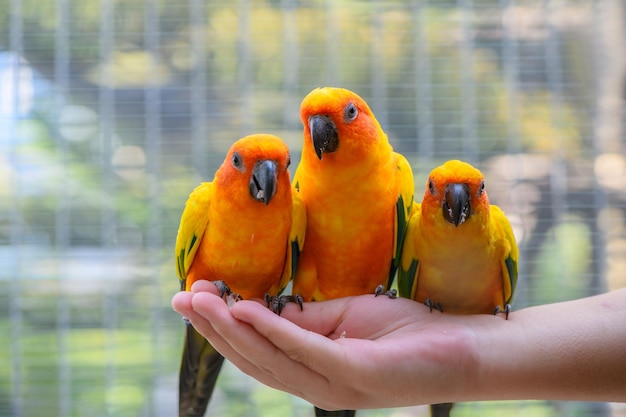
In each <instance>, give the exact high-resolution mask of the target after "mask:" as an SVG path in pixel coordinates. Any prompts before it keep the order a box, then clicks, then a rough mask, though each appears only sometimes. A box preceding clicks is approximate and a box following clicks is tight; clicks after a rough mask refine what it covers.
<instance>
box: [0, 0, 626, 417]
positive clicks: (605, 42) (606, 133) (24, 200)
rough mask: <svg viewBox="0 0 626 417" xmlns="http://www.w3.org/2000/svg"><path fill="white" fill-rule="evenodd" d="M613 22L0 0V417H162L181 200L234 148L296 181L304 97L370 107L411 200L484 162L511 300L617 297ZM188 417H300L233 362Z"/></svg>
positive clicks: (614, 17) (289, 402) (445, 12)
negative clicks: (505, 237) (341, 97)
mask: <svg viewBox="0 0 626 417" xmlns="http://www.w3.org/2000/svg"><path fill="white" fill-rule="evenodd" d="M625 19H626V6H625V4H624V3H623V2H622V1H621V0H606V1H602V0H597V1H592V0H588V1H585V0H580V1H576V0H571V1H565V0H562V1H557V0H555V1H549V0H546V1H520V2H515V1H512V0H500V1H495V0H492V1H487V0H485V1H481V0H474V1H472V0H459V1H458V2H455V1H434V0H433V1H431V2H428V1H413V2H411V1H385V2H382V1H377V2H367V1H344V0H317V1H316V0H303V1H297V0H267V1H252V0H238V1H236V2H230V3H227V2H220V1H210V0H182V1H166V0H161V1H158V0H144V1H141V0H80V1H78V0H54V1H53V0H50V1H40V0H5V1H2V2H0V340H1V343H0V416H91V417H96V416H173V415H175V413H176V409H177V408H176V407H177V406H176V401H177V374H178V366H179V360H180V353H181V348H182V338H183V324H182V322H181V319H180V317H179V316H178V315H177V314H176V313H174V312H173V311H172V310H171V307H170V299H171V297H172V295H173V294H174V293H175V292H176V291H178V289H179V284H178V280H177V277H176V274H175V271H174V258H173V247H174V240H175V236H176V231H177V227H178V220H179V218H180V214H181V212H182V208H183V205H184V202H185V200H186V198H187V196H188V194H189V193H190V191H191V190H192V189H193V188H194V187H195V186H196V185H197V184H198V183H199V182H200V181H203V180H210V179H211V178H212V177H213V173H214V171H215V169H216V168H217V166H218V165H219V164H220V163H221V162H222V161H223V159H224V155H225V152H226V150H227V149H228V147H229V146H230V145H231V144H232V142H234V141H235V140H236V139H238V138H239V137H241V136H243V135H246V134H249V133H253V132H261V131H264V132H271V133H275V134H278V135H279V136H281V137H282V138H283V139H284V140H285V141H286V142H287V143H288V144H289V146H290V149H291V151H292V159H293V162H294V163H293V164H292V168H293V167H295V166H297V163H298V161H299V156H300V149H301V142H302V126H301V123H300V120H299V114H298V108H299V104H300V101H301V99H302V98H303V97H304V95H306V93H308V92H309V91H310V90H311V89H313V88H314V87H318V86H324V85H333V86H342V87H347V88H350V89H353V90H355V91H356V92H358V93H359V94H360V95H362V96H363V97H364V98H365V99H366V100H367V101H368V102H369V103H370V105H371V107H372V109H373V110H374V112H375V113H376V115H377V117H378V120H379V121H380V123H381V124H382V126H383V128H384V129H385V130H386V132H387V133H388V135H389V138H390V141H391V142H392V144H393V146H394V147H395V149H396V150H398V151H400V152H402V153H404V154H405V155H406V156H407V157H408V159H409V160H410V162H411V163H412V164H413V167H414V170H415V176H416V196H417V198H419V199H421V195H422V193H423V190H424V184H425V181H426V176H427V173H428V172H429V171H430V170H431V169H432V168H433V167H434V166H436V165H438V164H439V163H440V162H443V161H444V160H447V159H450V158H460V159H465V160H467V161H469V162H472V163H474V164H476V165H477V166H479V167H480V168H481V169H482V170H483V173H484V174H485V176H486V183H487V189H488V191H489V196H490V199H491V201H492V202H493V203H495V204H498V205H500V206H501V207H503V208H504V210H505V211H506V213H507V214H508V215H509V218H510V219H511V222H512V224H513V226H514V229H515V234H516V237H517V239H518V242H519V244H520V249H521V253H520V258H521V262H520V278H519V285H518V291H517V294H516V297H515V300H514V305H513V307H514V309H521V308H523V307H526V306H530V305H536V304H542V303H549V302H555V301H560V300H568V299H573V298H578V297H583V296H586V295H590V294H596V293H599V292H604V291H607V290H610V289H614V288H618V287H623V286H625V285H626V225H625V215H626V157H625V156H624V150H625V145H626V144H625V138H624V129H625V127H626V126H625V123H624V93H625V75H626V56H625V55H626V23H625ZM598 342H599V343H601V341H598ZM494 348H497V349H507V341H506V340H503V341H502V343H501V344H500V345H499V346H496V347H494ZM625 359H626V358H625ZM512 360H515V359H514V358H512ZM210 410H211V411H210V412H211V413H212V415H216V416H275V415H283V416H288V415H293V416H312V415H313V412H312V407H311V406H310V405H309V404H308V403H307V402H305V401H303V400H301V399H298V398H295V397H292V396H289V395H287V394H284V393H282V392H278V391H274V390H272V389H270V388H267V387H265V386H263V385H261V384H259V383H257V382H255V381H253V380H252V379H250V378H248V377H246V376H245V375H243V374H242V373H240V372H239V371H238V370H237V369H236V368H234V367H233V366H231V365H227V366H226V367H225V370H224V371H223V372H222V375H221V376H220V381H219V386H218V390H217V392H216V394H215V396H214V400H213V402H212V404H211V406H210ZM359 415H360V416H363V417H367V416H395V417H400V416H411V415H415V416H427V415H428V409H427V407H414V408H403V409H402V408H399V409H393V410H371V411H363V412H359ZM454 415H455V416H469V415H480V416H490V415H494V416H495V415H498V416H501V415H507V416H514V415H520V416H521V415H523V416H573V415H581V416H587V415H596V416H610V415H613V416H618V415H621V416H624V415H626V411H625V410H624V408H623V406H622V408H620V407H618V406H617V405H614V404H595V403H594V404H591V403H575V402H567V403H565V402H543V401H541V402H540V401H527V402H494V403H464V404H460V405H458V406H457V408H456V409H455V410H454Z"/></svg>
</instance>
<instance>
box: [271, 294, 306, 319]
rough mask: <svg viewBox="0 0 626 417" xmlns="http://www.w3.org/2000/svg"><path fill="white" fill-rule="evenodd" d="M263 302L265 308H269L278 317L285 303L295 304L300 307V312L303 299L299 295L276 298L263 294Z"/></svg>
mask: <svg viewBox="0 0 626 417" xmlns="http://www.w3.org/2000/svg"><path fill="white" fill-rule="evenodd" d="M265 302H266V303H267V308H271V309H272V311H273V312H274V313H276V314H278V315H279V316H280V313H282V311H283V308H284V307H285V305H287V303H296V304H298V305H299V306H300V311H302V309H303V307H302V303H303V299H302V296H301V295H300V294H296V295H280V296H277V297H272V296H271V295H269V294H265Z"/></svg>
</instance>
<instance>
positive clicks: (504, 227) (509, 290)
mask: <svg viewBox="0 0 626 417" xmlns="http://www.w3.org/2000/svg"><path fill="white" fill-rule="evenodd" d="M491 222H492V225H494V226H495V227H497V228H498V229H500V235H502V244H503V246H504V248H503V254H502V288H503V293H504V294H503V295H504V303H505V304H509V303H511V300H512V298H513V292H514V291H515V286H516V285H517V264H518V260H519V249H518V247H517V242H516V241H515V235H514V234H513V228H512V227H511V224H510V223H509V220H508V219H507V218H506V216H505V214H504V212H503V211H502V209H500V207H498V206H494V205H492V206H491Z"/></svg>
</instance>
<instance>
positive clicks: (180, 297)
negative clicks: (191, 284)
mask: <svg viewBox="0 0 626 417" xmlns="http://www.w3.org/2000/svg"><path fill="white" fill-rule="evenodd" d="M192 298H193V294H192V293H190V292H187V291H180V292H178V293H176V294H174V297H172V308H173V309H174V311H176V312H177V313H180V314H181V315H182V316H184V317H186V316H187V315H188V314H190V313H193V307H192V306H191V299H192Z"/></svg>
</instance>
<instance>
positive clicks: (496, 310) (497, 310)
mask: <svg viewBox="0 0 626 417" xmlns="http://www.w3.org/2000/svg"><path fill="white" fill-rule="evenodd" d="M510 312H511V304H505V305H504V310H502V309H500V306H499V305H497V306H496V308H494V309H493V315H494V316H496V315H497V314H498V313H503V314H504V320H508V319H509V313H510Z"/></svg>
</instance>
